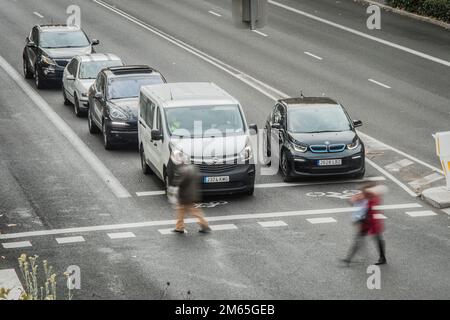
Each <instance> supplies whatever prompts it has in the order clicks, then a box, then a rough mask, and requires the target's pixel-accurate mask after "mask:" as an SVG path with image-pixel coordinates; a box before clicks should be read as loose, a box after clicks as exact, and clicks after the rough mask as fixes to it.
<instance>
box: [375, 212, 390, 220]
mask: <svg viewBox="0 0 450 320" xmlns="http://www.w3.org/2000/svg"><path fill="white" fill-rule="evenodd" d="M373 217H374V218H375V219H377V220H384V219H387V217H386V216H385V215H384V214H381V213H376V214H374V215H373Z"/></svg>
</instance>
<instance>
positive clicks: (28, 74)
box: [23, 57, 33, 79]
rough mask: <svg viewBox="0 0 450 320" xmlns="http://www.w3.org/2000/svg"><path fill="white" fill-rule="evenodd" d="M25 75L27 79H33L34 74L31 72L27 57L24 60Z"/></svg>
mask: <svg viewBox="0 0 450 320" xmlns="http://www.w3.org/2000/svg"><path fill="white" fill-rule="evenodd" d="M23 75H24V77H25V79H32V78H33V72H31V71H30V67H29V65H28V61H27V59H26V58H25V57H24V58H23Z"/></svg>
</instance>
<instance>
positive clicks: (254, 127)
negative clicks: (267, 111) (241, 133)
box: [248, 124, 258, 134]
mask: <svg viewBox="0 0 450 320" xmlns="http://www.w3.org/2000/svg"><path fill="white" fill-rule="evenodd" d="M248 128H249V129H250V131H252V134H257V133H258V126H257V125H256V124H250V125H249V126H248Z"/></svg>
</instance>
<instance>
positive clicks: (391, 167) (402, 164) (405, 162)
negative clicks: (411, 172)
mask: <svg viewBox="0 0 450 320" xmlns="http://www.w3.org/2000/svg"><path fill="white" fill-rule="evenodd" d="M412 164H414V162H412V161H411V160H409V159H402V160H399V161H396V162H394V163H391V164H388V165H387V166H384V168H385V169H386V170H388V171H391V172H399V171H400V169H403V168H406V167H408V166H410V165H412Z"/></svg>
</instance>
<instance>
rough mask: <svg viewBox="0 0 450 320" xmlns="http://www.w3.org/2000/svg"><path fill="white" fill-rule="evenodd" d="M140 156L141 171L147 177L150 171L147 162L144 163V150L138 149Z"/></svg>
mask: <svg viewBox="0 0 450 320" xmlns="http://www.w3.org/2000/svg"><path fill="white" fill-rule="evenodd" d="M139 153H140V155H141V169H142V173H143V174H145V175H149V174H152V170H151V169H150V167H149V166H148V164H147V162H146V161H145V153H144V148H142V147H141V148H140V152H139Z"/></svg>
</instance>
